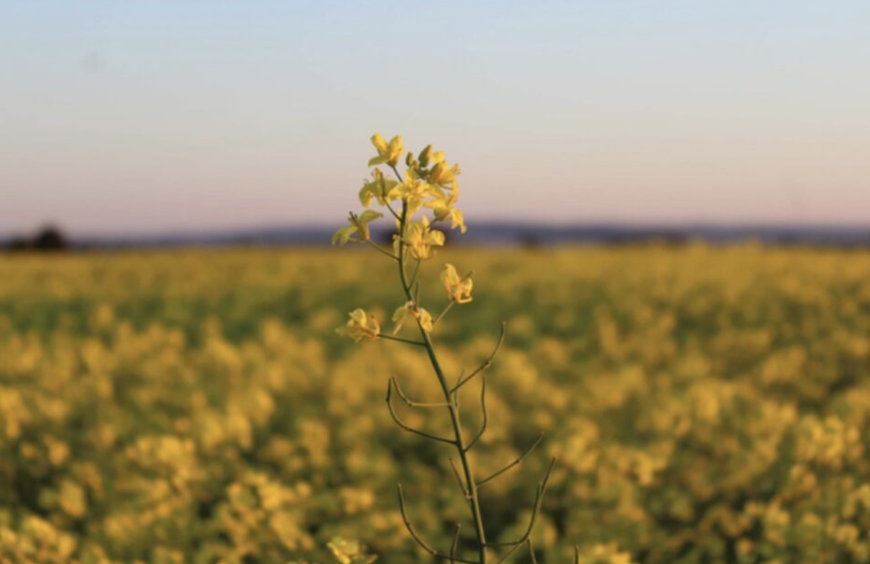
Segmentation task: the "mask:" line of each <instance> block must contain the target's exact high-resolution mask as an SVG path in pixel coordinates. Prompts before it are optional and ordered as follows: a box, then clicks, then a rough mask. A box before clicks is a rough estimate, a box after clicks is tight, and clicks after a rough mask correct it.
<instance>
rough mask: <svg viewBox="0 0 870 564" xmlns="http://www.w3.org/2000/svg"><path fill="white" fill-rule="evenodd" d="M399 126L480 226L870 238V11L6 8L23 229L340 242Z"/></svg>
mask: <svg viewBox="0 0 870 564" xmlns="http://www.w3.org/2000/svg"><path fill="white" fill-rule="evenodd" d="M375 131H380V132H382V133H383V134H384V135H385V136H390V135H392V134H394V133H401V134H403V135H404V137H405V141H406V146H410V147H421V146H422V145H425V144H426V143H430V142H431V143H433V144H434V145H435V146H436V148H441V149H443V150H445V152H446V153H447V156H448V158H449V159H450V160H451V161H454V160H455V161H458V162H459V163H460V164H461V165H462V168H463V175H462V177H461V186H462V189H463V193H462V198H461V200H460V203H461V204H462V206H461V207H463V208H464V209H465V211H466V215H467V217H468V220H469V223H470V224H471V225H472V226H473V222H474V221H475V220H476V219H518V218H523V219H528V220H544V221H554V222H570V221H590V220H591V221H617V222H653V223H668V224H674V223H684V222H718V223H735V222H737V223H747V222H759V221H760V222H775V223H826V224H852V225H870V213H868V212H870V155H868V152H870V2H867V1H866V0H838V1H833V2H823V1H821V0H813V1H804V0H787V1H777V0H765V1H760V0H727V1H726V0H721V1H719V0H703V1H701V0H685V1H672V0H656V1H643V2H642V1H627V0H607V1H604V0H595V1H592V0H587V1H577V0H575V1H566V2H555V1H535V2H530V1H522V2H509V1H498V2H474V1H465V2H459V1H455V2H451V1H443V2H425V3H424V2H408V1H402V2H367V1H355V2H329V1H311V2H302V1H297V2H294V1H287V0H283V1H218V0H203V1H200V2H193V1H182V0H179V1H172V2H169V1H153V0H149V1H134V0H123V1H122V0H117V1H96V0H93V1H88V0H77V1H75V2H57V1H41V0H2V2H0V233H10V232H14V231H28V230H32V229H33V228H35V227H36V226H37V225H38V224H40V223H42V222H44V221H47V220H52V221H55V222H57V223H59V224H60V225H62V226H64V227H66V228H67V229H69V230H70V231H72V232H73V233H78V234H94V233H154V232H165V231H197V230H207V229H214V228H226V227H232V228H237V227H255V226H260V225H265V224H271V225H284V224H291V225H292V224H295V223H300V222H303V223H335V224H340V223H341V222H342V221H343V219H344V217H345V215H346V212H347V211H348V210H349V209H354V208H356V207H358V203H357V202H356V201H355V194H356V192H357V189H358V188H359V187H360V185H361V183H362V179H363V178H364V177H365V176H366V175H367V168H366V160H367V158H368V157H369V156H371V154H372V148H371V146H370V145H369V142H368V138H369V136H370V135H371V134H372V133H373V132H375Z"/></svg>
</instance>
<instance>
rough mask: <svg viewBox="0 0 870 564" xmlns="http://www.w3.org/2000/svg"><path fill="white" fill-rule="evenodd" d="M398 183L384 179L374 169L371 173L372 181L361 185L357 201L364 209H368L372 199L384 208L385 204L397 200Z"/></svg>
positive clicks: (382, 175) (381, 173)
mask: <svg viewBox="0 0 870 564" xmlns="http://www.w3.org/2000/svg"><path fill="white" fill-rule="evenodd" d="M398 186H399V183H398V182H397V181H395V180H390V179H389V178H385V177H384V173H383V172H381V170H380V169H378V168H376V169H375V170H374V171H372V181H371V182H366V183H365V184H363V187H362V188H361V189H360V191H359V201H360V202H361V203H362V205H364V206H365V207H369V205H370V204H371V203H372V199H373V198H375V199H377V200H378V203H379V204H381V205H382V206H385V205H386V204H387V202H391V201H393V200H398V199H399V196H400V194H399V190H398V189H397V188H398Z"/></svg>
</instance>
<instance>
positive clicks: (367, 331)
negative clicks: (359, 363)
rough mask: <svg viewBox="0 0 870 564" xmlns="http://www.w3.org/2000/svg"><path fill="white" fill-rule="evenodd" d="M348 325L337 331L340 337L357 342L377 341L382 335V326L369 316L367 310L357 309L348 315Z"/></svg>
mask: <svg viewBox="0 0 870 564" xmlns="http://www.w3.org/2000/svg"><path fill="white" fill-rule="evenodd" d="M348 317H349V319H348V320H347V324H346V325H344V326H343V327H339V328H338V329H336V330H335V332H336V333H338V334H339V335H345V336H347V337H350V338H351V339H353V340H354V341H355V342H357V343H358V342H360V341H362V340H363V339H375V338H377V337H378V335H380V334H381V326H380V324H378V320H377V319H375V316H373V315H367V314H366V310H364V309H362V308H357V309H355V310H353V311H352V312H350V313H349V314H348Z"/></svg>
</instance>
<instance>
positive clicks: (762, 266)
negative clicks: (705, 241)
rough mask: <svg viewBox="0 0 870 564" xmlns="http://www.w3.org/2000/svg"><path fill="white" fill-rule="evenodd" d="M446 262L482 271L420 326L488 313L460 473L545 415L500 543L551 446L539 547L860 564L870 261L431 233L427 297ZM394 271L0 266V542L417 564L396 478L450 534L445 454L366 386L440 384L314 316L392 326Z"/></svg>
mask: <svg viewBox="0 0 870 564" xmlns="http://www.w3.org/2000/svg"><path fill="white" fill-rule="evenodd" d="M445 261H449V262H452V263H454V264H456V266H457V268H459V269H460V271H467V270H468V269H472V268H473V269H474V280H475V287H474V291H475V298H474V301H473V302H472V303H471V304H468V305H465V306H462V307H460V308H454V309H453V310H451V312H450V315H449V316H448V317H447V318H446V319H445V321H444V322H442V323H441V324H439V326H438V327H437V328H436V331H435V333H434V334H433V337H434V339H435V341H436V344H437V346H438V348H439V355H440V356H441V358H442V361H443V365H444V366H445V368H446V369H447V371H448V374H454V375H458V374H459V373H460V371H461V370H462V369H463V368H473V367H474V366H475V365H476V364H477V363H480V362H481V360H482V359H484V358H485V357H486V356H487V355H488V354H489V352H490V351H491V349H492V347H493V346H494V345H495V342H496V339H497V336H498V331H499V325H500V323H501V322H502V321H506V322H507V340H506V344H505V347H504V348H503V350H502V351H501V353H500V354H499V356H498V357H497V359H496V362H495V364H494V365H493V367H492V368H491V370H490V372H489V375H488V386H489V387H488V390H487V399H488V403H489V417H490V426H489V431H488V432H487V434H486V435H484V442H483V443H482V445H481V448H480V449H476V450H475V456H476V458H475V461H476V465H477V469H478V471H479V472H481V473H482V474H488V473H490V472H492V471H494V470H496V469H498V468H499V467H501V466H502V465H504V464H505V463H506V462H508V461H510V460H511V459H513V458H514V457H516V456H517V455H518V454H519V453H520V452H521V451H522V450H523V449H524V448H525V447H527V446H528V445H529V444H530V443H531V442H533V441H534V439H535V437H536V436H537V434H538V433H539V432H541V431H543V432H545V433H546V436H545V439H544V442H543V443H542V445H541V447H540V448H539V450H537V451H535V452H534V453H533V454H532V455H530V456H529V457H528V458H527V459H526V461H525V462H524V463H523V465H522V466H521V467H518V468H517V469H515V470H513V471H512V472H510V473H507V474H505V475H504V476H502V477H500V478H498V480H497V481H493V482H491V483H490V484H487V485H486V487H484V488H483V489H482V492H481V496H482V502H483V506H484V511H485V513H486V520H487V523H488V526H489V527H490V529H489V531H488V533H489V537H490V538H491V539H492V540H498V539H500V538H501V539H507V538H512V537H514V536H516V534H517V533H518V532H521V531H522V530H523V529H524V528H525V524H526V518H527V517H528V515H529V510H530V506H531V503H532V500H533V498H534V484H535V481H536V480H537V479H538V477H539V475H540V474H541V473H542V472H543V470H544V467H545V466H546V463H547V462H548V458H549V457H550V456H558V457H559V462H558V464H557V466H556V469H555V470H554V474H553V478H552V481H551V488H550V491H549V493H548V496H547V498H546V500H545V503H544V508H543V513H542V517H541V520H540V521H539V525H538V527H537V529H536V533H535V537H534V538H535V544H536V547H537V548H538V549H539V560H540V561H542V562H547V563H551V564H555V563H561V562H565V563H567V562H569V561H570V558H571V555H572V547H573V545H579V546H580V547H581V558H582V560H581V562H583V563H585V564H591V563H608V562H609V563H613V564H617V563H620V564H626V563H628V562H637V563H686V564H688V563H698V564H700V563H708V562H739V563H762V562H770V563H774V562H776V563H782V564H785V563H792V562H807V563H809V562H813V563H816V562H841V563H858V562H868V561H870V538H868V530H870V456H868V446H870V444H868V441H870V435H868V433H867V431H866V430H867V428H868V422H870V379H868V376H870V253H868V252H866V251H836V250H825V251H822V250H812V249H787V250H777V249H769V248H764V247H762V246H759V245H753V244H744V245H736V246H729V247H717V248H711V247H706V246H703V245H689V246H684V247H658V246H637V247H631V246H627V247H620V248H581V247H576V248H556V249H542V250H519V249H487V250H472V249H467V250H463V249H460V250H451V251H445V252H442V253H440V254H439V255H438V257H436V259H435V260H434V262H435V263H436V264H435V265H430V268H431V269H432V270H433V272H428V273H426V274H425V275H426V276H428V278H425V279H424V280H425V282H424V284H423V287H422V293H423V295H424V297H425V300H424V301H426V302H427V303H429V304H443V302H444V299H445V298H444V296H443V289H442V288H441V285H440V283H439V282H438V280H437V276H436V274H437V268H436V267H440V263H441V262H445ZM395 276H396V275H395V272H394V266H393V265H391V264H390V263H389V262H388V261H385V260H379V259H377V258H376V257H375V254H374V253H365V252H357V251H355V250H337V249H311V250H305V249H295V250H294V249H291V250H176V251H154V252H125V253H94V254H70V255H57V256H36V255H6V256H2V257H0V562H4V563H5V562H12V563H17V562H52V563H67V562H82V563H94V564H96V563H103V562H134V561H141V562H154V563H182V562H184V563H186V562H191V563H207V562H208V563H212V562H226V563H237V562H238V563H255V562H295V561H309V562H320V563H323V564H326V563H329V562H333V561H334V560H333V559H332V556H331V555H330V553H329V551H328V549H327V548H326V545H327V543H328V541H329V540H330V539H332V538H334V537H344V538H348V539H356V540H359V541H361V542H363V543H365V544H366V545H367V546H368V547H369V548H370V549H371V551H372V553H374V554H376V555H377V556H378V557H379V559H378V562H384V563H387V564H410V563H417V562H431V561H432V560H431V558H429V557H428V556H426V555H425V554H423V553H422V552H421V551H420V550H419V549H418V548H417V547H416V545H414V544H413V543H412V541H411V540H410V539H409V537H408V535H407V533H406V531H405V530H404V527H403V524H402V521H401V517H400V514H399V511H398V509H397V504H396V497H395V486H396V483H397V482H402V483H403V484H404V485H405V489H406V492H407V496H408V499H409V508H408V509H409V513H410V515H411V516H412V518H413V520H414V521H415V522H416V523H417V526H418V528H419V529H420V531H421V532H422V533H425V535H426V536H427V537H429V538H435V539H438V541H439V543H440V544H442V545H443V544H449V541H450V538H451V531H452V522H453V521H454V520H457V519H458V520H462V519H464V518H465V516H466V514H467V508H466V506H465V505H464V502H463V500H462V498H461V495H460V493H459V492H458V489H457V487H456V484H455V482H454V481H453V478H452V475H451V471H450V468H449V465H448V462H447V456H448V454H449V447H447V446H444V447H443V448H442V446H439V445H437V444H433V443H431V442H428V441H424V440H421V439H420V438H419V437H416V436H414V435H409V434H407V433H404V432H403V431H402V430H401V429H399V428H397V427H396V426H395V425H394V423H393V422H392V420H391V419H390V416H389V413H388V411H387V409H386V405H385V403H384V395H385V392H386V386H387V380H388V378H389V377H391V376H395V377H397V378H399V379H400V381H401V383H402V386H403V388H404V389H405V391H406V392H407V393H408V394H409V395H413V396H415V397H416V398H419V399H428V398H431V399H430V401H437V400H438V396H437V393H438V389H437V387H436V383H435V382H434V378H433V376H432V374H431V371H430V369H429V367H428V365H427V361H426V359H425V357H424V354H423V353H422V352H421V351H420V350H419V349H415V348H412V347H405V346H404V345H403V344H401V343H396V342H386V341H384V342H382V341H375V342H370V343H365V344H362V345H354V343H352V342H351V341H350V340H348V339H345V338H342V337H340V336H339V335H336V334H335V332H334V329H335V328H336V327H337V326H339V325H341V324H343V323H344V321H345V320H346V315H347V312H348V311H350V310H352V309H354V308H356V307H365V308H366V309H367V310H371V311H374V312H376V314H377V315H379V317H380V319H381V321H382V323H385V324H386V322H387V320H388V318H389V314H390V312H392V311H393V309H395V308H396V307H397V306H399V305H401V303H402V300H401V299H400V297H399V292H398V285H397V283H396V281H395ZM438 309H439V307H436V306H433V310H435V311H437V310H438ZM467 393H468V394H469V395H468V397H467V398H466V397H464V398H463V408H464V410H463V415H464V416H466V417H467V418H468V420H469V421H470V422H471V423H474V417H475V415H474V414H475V413H476V411H475V409H474V408H475V407H476V402H477V399H476V394H477V393H478V392H477V391H476V390H473V389H469V390H467ZM466 406H467V407H466ZM401 415H402V417H404V418H405V419H406V420H407V421H408V422H409V423H412V424H415V425H418V426H422V427H424V428H426V429H428V430H431V431H433V432H438V431H440V430H442V429H443V428H442V427H441V425H445V424H446V418H445V417H444V416H443V414H440V413H437V412H436V413H425V412H420V411H412V410H409V409H406V410H402V411H401ZM466 527H470V525H468V524H467V523H466ZM465 530H470V529H467V528H466V529H465ZM513 561H515V562H521V563H522V562H528V559H527V556H525V555H522V554H521V555H519V556H517V557H516V558H515V559H514V560H513Z"/></svg>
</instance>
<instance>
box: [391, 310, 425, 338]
mask: <svg viewBox="0 0 870 564" xmlns="http://www.w3.org/2000/svg"><path fill="white" fill-rule="evenodd" d="M409 317H413V318H414V319H416V320H417V322H418V323H419V324H420V328H421V329H423V331H426V332H427V333H430V332H431V331H432V326H433V321H432V314H430V313H429V312H428V311H427V310H425V309H423V308H422V307H418V306H416V305H414V302H407V303H406V304H404V305H401V306H399V307H398V308H396V311H395V312H393V322H394V323H395V324H396V326H395V327H394V328H393V335H395V334H396V333H398V332H399V330H400V329H401V328H402V326H403V325H404V324H405V322H406V321H408V318H409Z"/></svg>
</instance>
